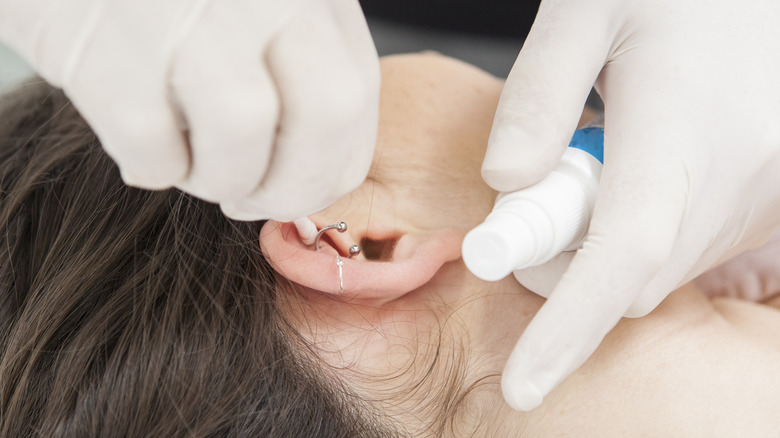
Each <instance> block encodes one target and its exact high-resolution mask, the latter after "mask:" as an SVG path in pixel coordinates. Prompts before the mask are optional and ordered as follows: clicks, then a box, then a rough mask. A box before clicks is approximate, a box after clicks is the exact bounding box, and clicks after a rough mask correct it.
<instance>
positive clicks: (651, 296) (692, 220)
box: [483, 0, 780, 410]
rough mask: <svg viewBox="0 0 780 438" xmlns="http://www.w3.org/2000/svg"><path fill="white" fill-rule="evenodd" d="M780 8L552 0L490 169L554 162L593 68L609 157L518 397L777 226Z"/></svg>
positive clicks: (524, 405)
mask: <svg viewBox="0 0 780 438" xmlns="http://www.w3.org/2000/svg"><path fill="white" fill-rule="evenodd" d="M778 23H780V2H776V1H766V0H745V1H739V2H736V1H733V0H711V1H708V2H701V1H693V0H652V1H651V0H645V1H641V0H632V1H629V0H625V1H621V0H578V1H564V0H543V1H542V4H541V7H540V9H539V13H538V15H537V19H536V22H535V23H534V26H533V28H532V30H531V33H530V35H529V37H528V39H527V41H526V43H525V45H524V47H523V49H522V51H521V53H520V55H519V57H518V59H517V62H516V64H515V66H514V68H513V69H512V72H511V74H510V76H509V79H508V80H507V83H506V87H505V89H504V92H503V95H502V97H501V102H500V104H499V108H498V112H497V114H496V118H495V124H494V126H493V132H492V135H491V139H490V144H489V148H488V151H487V155H486V158H485V162H484V164H483V176H484V178H485V180H486V181H487V182H488V183H489V184H490V185H491V186H492V187H494V188H495V189H496V190H500V191H510V190H517V189H520V188H523V187H525V186H528V185H530V184H533V183H535V182H537V181H539V180H540V179H542V178H543V177H544V176H546V175H547V174H548V173H549V171H550V169H551V168H552V167H553V166H554V165H555V164H556V163H557V161H558V159H559V158H560V157H561V155H562V153H563V150H564V147H565V146H566V144H567V142H568V140H569V139H570V138H571V135H572V133H573V131H574V129H575V126H576V123H577V119H578V117H579V115H580V112H581V111H582V108H583V104H584V102H585V99H586V96H587V95H588V91H589V90H590V88H591V86H592V85H593V84H594V82H595V84H596V89H597V91H598V92H599V94H600V95H601V96H602V98H603V100H604V103H605V107H606V112H605V123H606V125H605V154H604V160H605V163H604V168H603V172H602V174H601V182H600V186H599V192H598V198H597V203H596V208H595V212H594V215H593V219H592V222H591V225H590V230H589V235H588V237H587V240H586V242H585V244H584V246H583V248H582V249H581V250H579V252H578V253H577V255H576V256H575V257H574V259H573V260H571V264H570V265H568V268H567V264H566V263H567V261H566V260H564V259H565V256H564V257H559V258H558V259H554V260H553V261H552V262H551V263H550V266H549V276H550V278H548V279H547V281H546V282H545V281H542V282H541V283H546V284H548V285H556V284H557V285H556V286H555V288H554V290H553V291H552V293H551V294H550V296H549V299H548V300H547V302H546V303H545V305H544V306H543V307H542V309H541V310H540V311H539V313H538V314H537V315H536V316H535V318H534V320H533V321H532V322H531V324H530V325H529V326H528V327H527V329H526V330H525V332H524V333H523V335H522V337H521V338H520V340H519V341H518V343H517V346H516V347H515V349H514V351H513V353H512V355H511V357H510V358H509V361H508V363H507V365H506V368H505V370H504V375H503V381H502V389H503V392H504V397H505V398H506V400H507V402H508V403H509V404H510V405H511V406H512V407H513V408H515V409H520V410H530V409H532V408H534V407H536V406H537V405H539V404H540V403H541V401H542V398H543V397H544V396H546V395H547V394H548V393H549V392H550V391H551V390H553V388H555V387H556V386H557V385H558V384H559V383H560V382H561V381H562V380H563V379H564V378H565V377H566V376H568V375H569V374H570V373H572V372H573V371H574V370H576V369H577V368H578V367H579V366H580V365H581V364H582V363H583V362H584V361H585V360H586V359H587V358H588V357H589V356H590V355H591V354H592V353H593V351H594V350H595V349H596V348H597V347H598V345H599V343H600V342H601V340H602V339H603V338H604V336H605V335H606V334H607V333H608V332H609V331H610V330H611V329H612V327H614V326H615V324H616V323H617V322H618V320H619V319H620V318H621V316H623V315H627V316H641V315H644V314H646V313H648V312H650V311H651V310H653V309H654V308H655V307H656V306H657V305H658V304H659V303H660V302H661V301H662V300H663V299H664V298H665V297H666V295H667V294H669V293H670V292H671V291H672V290H674V289H675V288H676V287H677V286H678V285H680V284H682V283H684V282H686V281H688V280H690V279H692V278H693V277H695V276H696V275H698V274H699V273H701V272H702V271H704V270H705V269H706V268H708V267H710V266H712V265H713V264H715V263H717V262H718V261H719V260H724V259H725V258H727V257H729V256H731V255H734V254H736V253H738V252H741V251H743V250H745V249H748V248H752V247H756V246H758V245H760V244H761V243H763V242H764V241H765V240H766V239H767V238H768V237H769V235H770V234H771V233H772V232H773V230H774V229H775V228H776V227H777V225H778V220H780V199H779V198H780V80H778V78H780V26H778ZM597 79H598V80H597ZM561 267H563V270H564V271H565V273H564V274H563V275H562V277H561V276H560V272H561V269H560V268H561ZM544 269H545V267H542V268H536V269H535V273H534V275H535V276H536V277H537V278H536V279H537V280H539V279H540V277H544V274H543V271H544ZM559 279H560V281H558V280H559Z"/></svg>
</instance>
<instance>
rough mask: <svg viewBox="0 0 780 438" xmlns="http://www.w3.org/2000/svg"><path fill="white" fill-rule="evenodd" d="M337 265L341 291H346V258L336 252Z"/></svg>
mask: <svg viewBox="0 0 780 438" xmlns="http://www.w3.org/2000/svg"><path fill="white" fill-rule="evenodd" d="M336 266H338V267H339V293H342V294H343V293H344V268H343V266H344V260H341V257H339V255H338V254H336Z"/></svg>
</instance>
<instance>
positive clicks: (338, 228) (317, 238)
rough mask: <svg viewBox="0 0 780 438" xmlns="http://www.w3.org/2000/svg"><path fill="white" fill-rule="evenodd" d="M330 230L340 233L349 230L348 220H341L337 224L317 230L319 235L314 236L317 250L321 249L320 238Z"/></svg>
mask: <svg viewBox="0 0 780 438" xmlns="http://www.w3.org/2000/svg"><path fill="white" fill-rule="evenodd" d="M328 230H336V231H338V232H339V233H343V232H344V231H347V223H346V222H339V223H337V224H335V225H328V226H327V227H322V229H321V230H320V231H318V232H317V235H316V236H314V249H315V250H317V251H319V250H320V238H321V237H322V235H323V234H325V232H326V231H328Z"/></svg>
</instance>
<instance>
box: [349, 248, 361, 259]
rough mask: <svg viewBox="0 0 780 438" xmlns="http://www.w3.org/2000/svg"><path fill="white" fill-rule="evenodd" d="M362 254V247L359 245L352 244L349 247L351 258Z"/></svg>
mask: <svg viewBox="0 0 780 438" xmlns="http://www.w3.org/2000/svg"><path fill="white" fill-rule="evenodd" d="M358 254H360V247H359V246H357V245H352V246H350V247H349V258H352V257H355V256H356V255H358Z"/></svg>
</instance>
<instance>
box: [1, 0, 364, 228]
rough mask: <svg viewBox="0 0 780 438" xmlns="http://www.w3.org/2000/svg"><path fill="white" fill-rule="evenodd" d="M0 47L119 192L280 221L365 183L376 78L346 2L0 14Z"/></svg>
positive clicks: (117, 5) (175, 3) (251, 0)
mask: <svg viewBox="0 0 780 438" xmlns="http://www.w3.org/2000/svg"><path fill="white" fill-rule="evenodd" d="M0 38H1V39H3V40H4V41H5V42H6V43H7V44H8V45H9V46H11V47H12V48H14V49H15V50H17V51H18V52H19V53H20V54H21V55H22V56H23V57H25V58H26V59H27V61H28V62H30V63H31V64H32V66H33V67H34V68H35V69H36V70H37V71H38V73H39V74H41V75H42V76H43V77H44V78H45V79H46V80H48V81H50V82H51V83H53V84H54V85H57V86H60V87H62V88H63V89H64V91H65V92H66V94H68V96H69V97H70V98H71V100H72V101H73V102H74V104H75V105H76V107H77V108H78V109H79V111H80V112H81V113H82V115H83V116H84V118H85V119H86V120H87V121H88V122H89V123H90V125H92V127H93V128H94V130H95V132H96V133H97V134H98V136H99V137H100V140H101V142H102V143H103V146H104V148H105V149H106V151H107V152H108V153H109V155H111V156H112V157H113V158H114V159H115V160H116V162H117V163H118V165H119V167H120V170H121V172H122V176H123V178H124V179H125V181H126V182H127V183H128V184H130V185H134V186H138V187H144V188H152V189H158V188H166V187H170V186H173V185H175V186H177V187H179V188H182V189H183V190H185V191H188V192H190V193H192V194H194V195H196V196H198V197H201V198H204V199H206V200H210V201H213V202H219V203H221V204H222V207H223V210H224V211H225V213H227V214H228V215H229V216H231V217H234V218H237V219H247V220H254V219H264V218H275V219H279V220H290V219H293V218H296V217H299V216H303V215H306V214H309V213H313V212H315V211H317V210H319V209H321V208H324V207H326V206H327V205H329V204H330V203H332V202H333V201H334V200H335V199H337V198H339V197H340V196H342V195H343V194H345V193H347V192H349V191H350V190H352V189H353V188H354V187H356V186H357V185H359V184H360V183H361V182H362V181H363V179H364V178H365V176H366V174H367V173H368V168H369V166H370V164H371V159H372V157H373V150H374V143H375V138H376V130H377V123H378V99H379V65H378V59H377V55H376V51H375V48H374V46H373V42H372V40H371V37H370V35H369V32H368V29H367V26H366V23H365V19H364V17H363V15H362V12H361V10H360V6H359V5H358V2H357V0H318V1H314V0H285V1H276V0H233V1H211V0H162V1H158V0H134V1H105V0H76V1H58V0H24V1H21V0H0Z"/></svg>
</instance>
